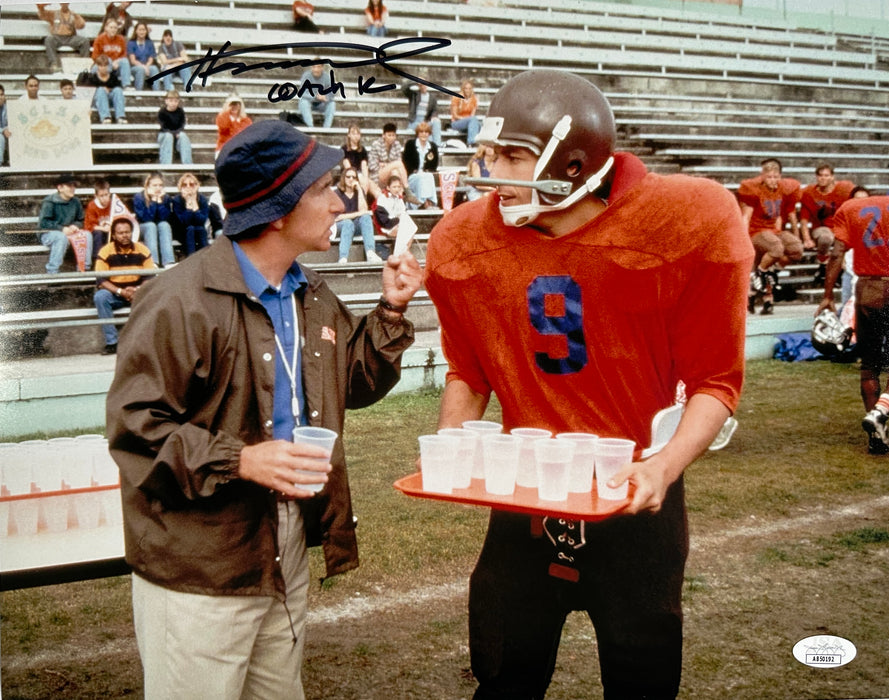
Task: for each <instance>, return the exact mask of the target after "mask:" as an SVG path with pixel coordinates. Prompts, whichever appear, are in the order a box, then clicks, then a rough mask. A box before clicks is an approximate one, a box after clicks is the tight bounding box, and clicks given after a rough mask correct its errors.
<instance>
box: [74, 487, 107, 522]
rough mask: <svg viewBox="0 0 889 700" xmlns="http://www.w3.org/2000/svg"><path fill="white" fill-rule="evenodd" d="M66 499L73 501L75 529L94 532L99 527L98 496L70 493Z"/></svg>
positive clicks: (88, 493) (94, 494) (88, 492)
mask: <svg viewBox="0 0 889 700" xmlns="http://www.w3.org/2000/svg"><path fill="white" fill-rule="evenodd" d="M68 498H71V499H73V501H74V513H75V514H76V516H77V527H79V528H80V529H81V530H94V529H95V528H97V527H99V513H100V508H101V506H100V505H99V494H98V493H95V492H90V491H87V492H86V493H72V494H71V495H70V496H68Z"/></svg>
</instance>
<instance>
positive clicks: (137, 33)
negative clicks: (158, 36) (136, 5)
mask: <svg viewBox="0 0 889 700" xmlns="http://www.w3.org/2000/svg"><path fill="white" fill-rule="evenodd" d="M127 56H128V57H129V59H130V68H131V70H132V71H133V85H134V86H135V88H136V89H137V90H142V89H143V88H144V87H145V79H146V78H151V77H153V76H155V75H157V74H158V69H157V51H156V50H155V48H154V42H153V41H152V40H151V36H150V32H149V29H148V25H147V24H145V22H136V27H135V28H134V29H133V36H132V37H130V40H129V41H128V42H127ZM151 89H152V90H160V89H161V83H160V81H159V80H155V81H154V83H153V84H152V85H151Z"/></svg>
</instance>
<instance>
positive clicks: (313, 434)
mask: <svg viewBox="0 0 889 700" xmlns="http://www.w3.org/2000/svg"><path fill="white" fill-rule="evenodd" d="M336 439H337V434H336V431H334V430H328V429H327V428H319V427H316V426H314V425H298V426H297V427H295V428H294V429H293V442H296V443H299V444H302V445H315V446H316V447H321V448H323V449H325V450H327V452H328V455H332V454H333V446H334V444H335V443H336ZM319 460H321V461H323V462H325V463H326V462H328V461H330V457H329V456H328V457H327V458H323V457H321V458H319ZM297 471H298V472H299V473H300V474H307V475H309V476H316V477H317V476H318V473H317V472H307V471H299V470H297ZM297 488H301V489H305V490H306V491H314V492H315V493H317V492H318V491H320V490H321V489H323V488H324V483H318V484H299V486H298V487H297Z"/></svg>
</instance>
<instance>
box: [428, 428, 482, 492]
mask: <svg viewBox="0 0 889 700" xmlns="http://www.w3.org/2000/svg"><path fill="white" fill-rule="evenodd" d="M438 434H439V435H446V436H449V437H455V438H457V440H459V447H458V448H457V452H456V454H455V458H454V476H453V480H452V483H451V485H452V486H453V487H454V488H455V489H468V488H469V486H470V485H471V483H472V469H473V466H474V465H475V453H476V451H477V449H478V437H477V435H476V433H474V432H472V431H471V430H467V429H466V428H442V429H441V430H439V431H438Z"/></svg>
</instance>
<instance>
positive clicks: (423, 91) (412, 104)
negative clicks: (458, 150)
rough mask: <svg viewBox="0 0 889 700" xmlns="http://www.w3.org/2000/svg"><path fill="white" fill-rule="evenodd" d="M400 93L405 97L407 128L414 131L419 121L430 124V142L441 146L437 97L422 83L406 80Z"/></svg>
mask: <svg viewBox="0 0 889 700" xmlns="http://www.w3.org/2000/svg"><path fill="white" fill-rule="evenodd" d="M401 93H402V94H403V95H404V96H405V97H407V121H408V124H407V128H408V130H409V131H416V130H417V126H418V125H419V124H420V122H427V123H429V124H430V125H431V126H432V143H434V144H435V145H436V146H438V147H439V148H441V119H439V118H438V115H437V114H436V111H437V110H438V97H436V95H435V93H434V92H430V91H429V88H428V87H427V86H426V85H424V84H423V83H414V82H412V81H406V82H405V83H404V84H403V85H402V86H401Z"/></svg>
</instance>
